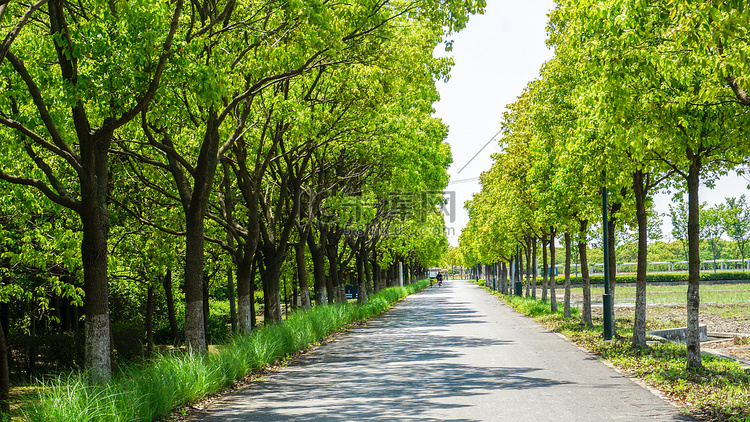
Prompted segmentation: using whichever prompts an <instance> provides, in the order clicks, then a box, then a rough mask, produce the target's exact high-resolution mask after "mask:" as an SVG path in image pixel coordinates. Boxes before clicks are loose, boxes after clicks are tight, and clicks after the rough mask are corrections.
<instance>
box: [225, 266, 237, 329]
mask: <svg viewBox="0 0 750 422" xmlns="http://www.w3.org/2000/svg"><path fill="white" fill-rule="evenodd" d="M236 295H237V292H236V290H235V288H234V272H233V271H232V269H231V268H227V298H229V323H230V324H231V326H232V334H234V333H236V332H237V302H236Z"/></svg>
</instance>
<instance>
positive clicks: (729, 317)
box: [591, 304, 750, 361]
mask: <svg viewBox="0 0 750 422" xmlns="http://www.w3.org/2000/svg"><path fill="white" fill-rule="evenodd" d="M591 312H592V315H593V316H595V317H596V316H601V314H602V308H601V307H595V308H592V311H591ZM634 312H635V308H633V307H615V319H616V321H617V325H618V326H628V325H632V323H633V314H634ZM686 312H687V311H686V310H685V307H684V306H649V307H648V310H647V312H646V327H647V329H648V330H657V329H662V328H672V327H684V326H685V325H686V323H687V313H686ZM700 321H701V324H706V326H707V329H708V332H709V333H712V332H719V333H735V334H739V335H738V336H737V337H736V338H733V339H729V340H727V341H723V342H708V343H703V344H701V348H703V349H712V350H714V351H716V352H719V353H721V354H724V355H730V356H735V357H738V358H740V359H743V360H746V361H750V337H744V336H742V334H744V335H746V336H750V304H741V305H738V304H733V305H715V304H709V305H702V306H701V310H700Z"/></svg>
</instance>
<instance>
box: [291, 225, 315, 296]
mask: <svg viewBox="0 0 750 422" xmlns="http://www.w3.org/2000/svg"><path fill="white" fill-rule="evenodd" d="M294 256H295V258H296V260H297V278H298V279H299V290H300V295H301V297H302V301H301V302H302V309H310V308H311V304H310V288H309V286H308V284H307V263H306V262H305V239H300V241H299V242H297V243H295V244H294Z"/></svg>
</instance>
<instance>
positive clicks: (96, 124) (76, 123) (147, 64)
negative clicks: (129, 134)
mask: <svg viewBox="0 0 750 422" xmlns="http://www.w3.org/2000/svg"><path fill="white" fill-rule="evenodd" d="M43 3H44V2H39V3H36V4H34V5H32V6H31V7H29V8H28V10H26V12H27V13H25V14H23V15H21V12H22V9H21V8H22V7H23V6H18V5H16V4H12V5H11V6H10V9H8V10H4V12H5V14H6V16H12V17H14V18H16V19H17V20H16V22H17V23H18V25H16V27H15V28H16V30H13V31H11V34H12V36H11V37H10V39H14V41H13V45H10V44H4V45H3V47H2V51H0V53H1V54H0V58H5V59H6V60H4V61H2V62H1V63H0V65H2V67H3V74H4V75H7V76H6V78H5V84H6V86H7V87H8V88H9V90H8V91H7V94H6V95H5V96H4V97H3V99H2V100H0V131H1V132H2V135H1V136H2V137H3V138H4V139H5V140H6V142H3V143H4V144H6V143H7V145H8V147H10V145H11V144H13V145H14V146H13V150H14V152H13V153H12V154H3V160H4V163H7V164H9V165H8V166H7V167H5V166H4V168H5V169H7V170H3V171H2V172H0V179H2V180H5V181H6V182H9V183H14V184H18V185H23V186H28V187H31V188H35V189H38V190H39V191H40V192H42V193H43V194H44V195H45V196H46V197H47V198H48V199H49V200H51V201H52V202H54V203H56V204H58V205H61V206H64V207H66V208H69V209H71V210H73V211H75V212H76V213H77V214H78V215H79V216H80V220H81V225H82V231H83V239H82V242H81V260H82V263H83V278H84V290H85V292H86V300H85V312H86V367H87V368H88V370H89V374H90V376H91V377H92V378H93V379H96V380H106V379H108V378H109V374H110V368H111V363H110V353H109V351H110V344H109V343H110V328H109V306H108V296H109V288H108V282H109V281H108V278H107V238H108V233H109V226H110V221H109V215H108V210H107V189H108V186H109V183H110V175H109V170H110V169H109V162H108V160H109V148H110V145H111V143H112V141H113V139H114V137H115V132H116V131H117V130H118V129H120V128H121V127H123V126H124V125H126V124H127V123H128V122H130V121H131V120H132V119H133V118H135V117H136V116H138V114H139V113H140V112H142V111H143V110H145V109H146V107H147V106H148V104H149V102H150V101H151V99H152V98H153V96H154V94H155V92H156V89H157V87H158V86H159V83H160V81H161V76H162V74H163V72H164V68H165V66H166V63H167V59H168V57H169V55H170V54H171V48H172V40H173V37H174V34H175V32H176V30H177V24H178V19H179V17H180V16H181V13H182V1H177V2H175V3H174V4H170V5H167V4H163V5H161V6H159V7H154V8H152V7H149V6H147V5H142V6H141V7H117V5H115V4H113V3H107V2H98V1H91V2H87V3H85V4H78V5H75V6H73V5H69V4H66V3H64V2H63V1H61V0H51V1H49V2H48V10H47V11H45V12H42V11H41V10H40V9H39V6H41V4H43ZM3 9H5V6H3ZM170 9H171V11H170ZM24 23H26V25H27V26H26V27H25V28H23V29H24V30H23V32H19V31H20V28H19V26H20V27H23V24H24ZM133 45H138V48H137V49H134V48H132V46H133ZM113 57H117V58H118V60H117V61H115V60H111V59H108V58H113ZM126 63H128V64H129V63H137V65H135V66H130V67H125V65H126ZM53 69H54V70H53ZM24 155H25V157H24ZM10 163H28V164H27V167H26V168H25V169H22V168H19V167H17V166H14V165H12V164H10ZM32 169H33V170H32Z"/></svg>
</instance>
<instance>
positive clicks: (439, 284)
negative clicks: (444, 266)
mask: <svg viewBox="0 0 750 422" xmlns="http://www.w3.org/2000/svg"><path fill="white" fill-rule="evenodd" d="M435 278H436V279H437V282H438V287H440V286H442V285H443V273H441V272H438V273H437V276H436V277H435Z"/></svg>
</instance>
